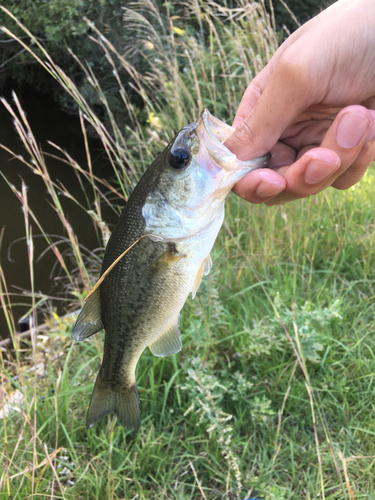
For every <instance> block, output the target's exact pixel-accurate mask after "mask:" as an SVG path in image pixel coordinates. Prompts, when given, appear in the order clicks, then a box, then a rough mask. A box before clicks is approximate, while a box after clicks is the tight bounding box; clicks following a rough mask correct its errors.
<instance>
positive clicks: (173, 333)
mask: <svg viewBox="0 0 375 500" xmlns="http://www.w3.org/2000/svg"><path fill="white" fill-rule="evenodd" d="M148 347H149V348H150V350H151V352H152V354H153V355H154V356H171V355H172V354H176V352H179V351H181V349H182V341H181V333H180V329H179V327H178V319H176V320H175V321H174V322H173V323H172V325H170V326H168V327H167V329H166V330H164V331H163V332H162V333H160V334H159V335H158V336H157V337H156V339H155V340H154V341H153V342H151V344H149V346H148Z"/></svg>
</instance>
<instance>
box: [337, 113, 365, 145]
mask: <svg viewBox="0 0 375 500" xmlns="http://www.w3.org/2000/svg"><path fill="white" fill-rule="evenodd" d="M368 124H369V120H368V118H366V117H365V116H362V115H358V114H355V113H353V112H350V113H345V114H344V116H343V117H342V118H341V120H340V123H339V124H338V127H337V130H336V140H337V142H338V144H339V146H341V147H342V148H353V147H354V146H356V145H357V144H358V143H359V142H360V141H361V139H363V136H364V135H365V133H366V131H367V127H368Z"/></svg>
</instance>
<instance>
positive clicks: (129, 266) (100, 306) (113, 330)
mask: <svg viewBox="0 0 375 500" xmlns="http://www.w3.org/2000/svg"><path fill="white" fill-rule="evenodd" d="M233 130H234V129H233V128H232V127H230V126H229V125H226V124H225V123H223V122H221V121H220V120H218V119H217V118H215V117H213V116H212V115H211V114H210V113H209V112H208V111H204V112H203V113H202V115H201V117H200V118H199V120H198V121H197V123H195V122H193V123H191V124H190V125H188V126H187V127H185V128H183V129H182V130H181V131H180V132H179V134H178V135H177V136H176V138H175V139H174V140H173V141H172V142H171V143H170V144H169V145H168V146H167V147H166V148H165V150H164V151H163V152H162V153H161V154H160V155H159V156H158V157H157V158H156V160H155V161H154V162H153V163H152V164H151V166H150V167H149V168H148V170H147V171H146V172H145V174H144V175H143V176H142V178H141V180H140V181H139V183H138V184H137V186H136V187H135V189H134V191H133V193H132V194H131V196H130V197H129V200H128V202H127V203H126V205H125V209H124V211H123V212H122V214H121V217H120V219H119V221H118V223H117V225H116V227H115V229H114V231H113V233H112V235H111V237H110V239H109V242H108V245H107V248H106V251H105V255H104V260H103V264H102V269H101V275H102V274H103V273H104V272H105V271H106V270H107V269H108V267H109V266H110V265H111V264H112V263H113V262H114V261H115V259H116V258H118V257H119V256H120V255H121V254H122V253H123V252H124V251H125V250H126V249H127V248H129V247H130V246H131V245H132V244H133V243H134V242H136V241H137V240H138V239H139V238H140V237H141V236H144V235H149V236H147V237H144V238H142V239H140V240H139V241H138V243H137V244H136V245H135V246H134V247H133V248H132V249H131V250H129V252H128V253H127V254H126V255H125V256H124V257H123V258H122V259H121V260H120V261H119V262H118V263H117V264H116V265H115V266H114V268H113V269H112V270H111V271H110V272H109V274H108V275H107V276H106V277H105V279H104V281H103V282H102V283H101V285H100V286H99V288H98V289H97V290H96V291H95V292H94V293H93V294H92V295H90V297H89V298H88V300H87V302H86V303H85V305H84V307H83V309H82V311H81V313H80V314H79V316H78V319H77V322H76V324H75V326H74V329H73V332H72V337H73V339H75V340H84V339H86V338H87V337H90V336H91V335H93V334H94V333H97V332H99V331H100V330H101V329H103V328H104V329H105V342H104V356H103V362H102V365H101V368H100V370H99V373H98V376H97V379H96V382H95V386H94V391H93V393H92V396H91V401H90V407H89V410H88V413H87V420H86V424H87V427H89V428H90V427H92V426H93V425H95V424H96V423H97V422H99V420H101V419H102V418H103V417H105V416H106V415H108V414H110V413H115V414H116V415H117V418H118V420H119V421H120V423H121V424H122V425H123V426H124V427H127V428H129V429H138V428H139V426H140V418H141V415H140V404H139V399H138V390H137V385H136V381H135V369H136V365H137V362H138V359H139V357H140V356H141V354H142V352H143V350H144V349H145V348H146V347H147V346H148V347H149V348H150V349H151V351H152V353H153V354H154V355H155V356H168V355H170V354H175V353H177V352H178V351H180V350H181V348H182V343H181V334H180V330H179V327H178V318H179V313H180V311H181V309H182V307H183V305H184V303H185V301H186V299H187V297H188V295H189V293H192V295H193V297H194V295H195V293H196V291H197V289H198V287H199V285H200V282H201V279H202V276H203V275H206V274H208V273H209V271H210V268H211V257H210V251H211V248H212V246H213V244H214V242H215V239H216V237H217V234H218V232H219V229H220V227H221V225H222V223H223V220H224V200H225V197H226V195H227V194H228V193H229V191H230V190H231V188H232V187H233V185H234V184H235V183H236V182H238V181H239V180H240V179H241V178H242V177H243V176H244V175H245V174H247V173H248V172H249V171H250V170H252V169H255V168H262V167H264V166H266V165H267V163H268V160H269V157H268V156H264V157H262V158H258V159H256V160H252V161H247V162H244V161H239V160H237V158H236V156H235V155H234V154H233V153H231V152H230V151H229V150H228V149H227V148H226V147H225V146H224V145H223V142H224V141H225V140H226V139H227V138H228V137H229V135H230V134H231V133H232V132H233Z"/></svg>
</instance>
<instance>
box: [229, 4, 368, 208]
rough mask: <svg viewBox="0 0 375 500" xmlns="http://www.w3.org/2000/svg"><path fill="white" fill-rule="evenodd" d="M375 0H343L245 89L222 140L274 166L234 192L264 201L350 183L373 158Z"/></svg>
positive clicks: (301, 31)
mask: <svg viewBox="0 0 375 500" xmlns="http://www.w3.org/2000/svg"><path fill="white" fill-rule="evenodd" d="M374 24H375V2H374V1H373V0H357V1H354V0H339V1H338V2H337V3H336V4H334V5H332V6H331V7H329V8H328V9H327V10H325V11H323V12H322V13H321V14H319V15H318V16H316V17H315V18H313V19H312V20H311V21H309V22H307V23H306V24H305V25H303V26H302V27H301V28H299V29H298V30H297V31H296V32H295V33H293V34H292V35H291V36H290V37H289V38H288V39H287V40H286V41H285V42H284V43H283V44H282V45H281V47H280V48H279V49H278V51H277V52H276V54H275V55H274V57H273V58H272V59H271V61H270V62H269V64H268V65H267V66H266V67H265V68H264V69H263V70H262V71H261V72H260V73H259V74H258V75H257V77H256V78H254V80H253V81H252V82H251V84H250V85H249V87H248V89H247V90H246V92H245V94H244V96H243V99H242V101H241V104H240V106H239V108H238V111H237V114H236V117H235V120H234V123H233V125H234V126H235V127H237V129H236V131H235V132H234V133H233V134H232V136H231V137H230V138H229V139H228V140H227V141H226V143H225V145H226V146H228V148H229V149H230V150H231V151H233V152H234V153H235V154H236V155H237V156H238V157H239V158H240V159H241V160H249V159H252V158H256V157H258V156H262V155H263V154H265V153H266V152H268V151H271V154H272V159H271V162H270V165H269V166H270V167H271V168H273V169H276V170H277V171H274V170H270V169H263V170H256V171H253V172H250V173H249V174H248V175H247V176H245V177H244V178H243V179H242V180H241V181H240V182H239V183H238V184H237V185H236V186H235V188H234V192H235V193H236V194H238V195H239V196H241V197H243V198H245V199H247V200H248V201H250V202H252V203H262V202H265V203H266V204H267V205H274V204H279V203H285V202H286V201H290V200H294V199H297V198H302V197H305V196H310V195H312V194H316V193H318V192H320V191H321V190H323V189H325V188H326V187H328V186H333V187H335V188H337V189H347V188H349V187H350V186H352V185H353V184H355V183H356V182H358V181H359V180H360V179H361V178H362V176H363V175H364V173H365V171H366V170H367V168H368V166H369V165H370V164H371V162H372V161H373V159H374V158H375V111H374V108H375V30H374V28H373V27H374Z"/></svg>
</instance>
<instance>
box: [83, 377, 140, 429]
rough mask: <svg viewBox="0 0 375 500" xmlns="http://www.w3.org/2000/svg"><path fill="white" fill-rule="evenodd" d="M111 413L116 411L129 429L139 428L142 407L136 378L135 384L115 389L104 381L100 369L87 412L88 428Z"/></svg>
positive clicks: (122, 423) (122, 422)
mask: <svg viewBox="0 0 375 500" xmlns="http://www.w3.org/2000/svg"><path fill="white" fill-rule="evenodd" d="M110 413H115V414H116V415H117V418H118V420H119V422H120V424H121V425H123V426H124V427H126V428H127V429H134V430H138V429H139V426H140V425H141V409H140V404H139V398H138V389H137V384H136V383H135V380H134V384H133V385H131V386H123V387H120V388H119V389H118V390H115V391H114V390H113V389H111V388H110V387H109V386H108V384H106V383H105V381H103V378H102V374H101V370H100V371H99V373H98V376H97V379H96V382H95V386H94V390H93V393H92V395H91V401H90V406H89V409H88V412H87V418H86V426H87V428H88V429H91V428H92V427H93V426H94V425H95V424H97V423H98V422H99V421H100V420H101V419H102V418H104V417H105V416H106V415H109V414H110Z"/></svg>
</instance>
